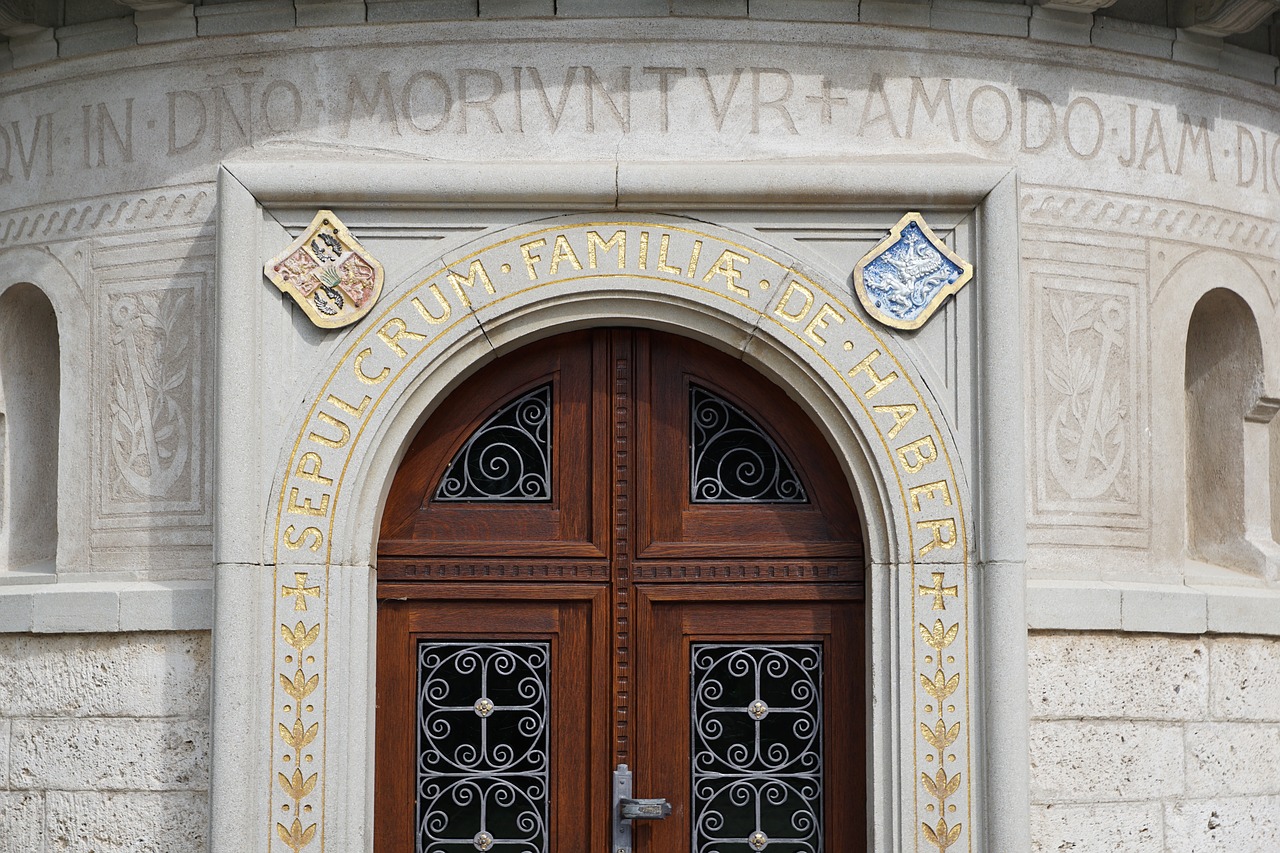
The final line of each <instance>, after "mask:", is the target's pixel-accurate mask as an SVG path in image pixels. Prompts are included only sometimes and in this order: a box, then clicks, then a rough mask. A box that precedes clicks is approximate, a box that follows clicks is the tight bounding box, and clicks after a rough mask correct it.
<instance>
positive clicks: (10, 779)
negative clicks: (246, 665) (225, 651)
mask: <svg viewBox="0 0 1280 853" xmlns="http://www.w3.org/2000/svg"><path fill="white" fill-rule="evenodd" d="M208 756H209V635H208V634H207V633H203V632H191V633H173V634H152V633H121V634H71V635H67V634H64V635H45V636H36V635H31V634H9V635H0V853H52V851H59V853H63V851H66V853H115V852H116V851H129V853H167V851H174V853H177V851H182V853H199V851H202V850H204V849H206V847H207V842H206V838H207V835H208V822H209V817H208V811H209V805H208V803H209V798H208V788H209V769H208Z"/></svg>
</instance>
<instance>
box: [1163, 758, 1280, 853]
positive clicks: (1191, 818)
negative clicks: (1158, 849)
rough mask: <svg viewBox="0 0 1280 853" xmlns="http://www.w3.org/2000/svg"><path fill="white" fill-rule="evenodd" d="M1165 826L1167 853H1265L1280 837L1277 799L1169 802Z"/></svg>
mask: <svg viewBox="0 0 1280 853" xmlns="http://www.w3.org/2000/svg"><path fill="white" fill-rule="evenodd" d="M1254 772H1266V770H1265V769H1264V768H1261V767H1259V768H1257V769H1255V771H1254ZM1165 825H1166V826H1167V827H1168V829H1167V830H1166V835H1165V838H1166V844H1167V846H1166V847H1165V850H1166V851H1168V853H1244V851H1249V853H1266V851H1269V850H1271V849H1274V839H1275V838H1276V837H1277V836H1278V835H1280V797H1275V796H1272V797H1234V798H1225V797H1223V798H1217V799H1213V800H1194V801H1188V802H1182V803H1170V804H1168V805H1166V806H1165Z"/></svg>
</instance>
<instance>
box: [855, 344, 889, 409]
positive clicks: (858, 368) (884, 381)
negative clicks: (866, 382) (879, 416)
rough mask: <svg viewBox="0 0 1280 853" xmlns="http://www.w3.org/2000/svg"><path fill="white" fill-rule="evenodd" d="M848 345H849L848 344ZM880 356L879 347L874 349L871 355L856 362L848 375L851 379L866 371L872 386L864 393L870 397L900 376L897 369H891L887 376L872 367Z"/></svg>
mask: <svg viewBox="0 0 1280 853" xmlns="http://www.w3.org/2000/svg"><path fill="white" fill-rule="evenodd" d="M846 346H848V345H847V344H846ZM879 357H880V350H878V349H877V350H872V351H871V354H870V355H868V356H867V357H866V358H864V359H863V360H862V361H860V362H858V363H857V364H855V365H854V366H853V367H851V368H849V373H848V376H849V378H850V379H852V378H854V377H855V376H857V375H858V374H859V373H865V374H866V375H867V378H868V379H870V380H871V387H870V388H869V389H867V392H866V394H865V395H864V396H865V397H867V398H868V399H870V398H872V397H874V396H875V395H877V394H879V393H880V392H881V391H883V390H884V389H885V388H887V387H888V386H889V385H890V384H891V383H893V381H894V380H895V379H897V378H898V372H897V371H896V370H895V371H890V372H889V374H888V375H886V376H880V375H879V374H878V373H876V371H875V368H874V367H872V366H871V365H873V364H874V363H875V360H876V359H877V358H879Z"/></svg>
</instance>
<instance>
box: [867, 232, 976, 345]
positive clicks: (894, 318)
mask: <svg viewBox="0 0 1280 853" xmlns="http://www.w3.org/2000/svg"><path fill="white" fill-rule="evenodd" d="M971 278H973V264H971V263H969V262H968V261H966V260H964V259H963V258H961V257H960V256H959V255H957V254H956V253H955V252H953V251H951V249H950V248H949V247H948V246H947V244H946V243H944V242H943V241H942V240H941V239H939V237H938V235H936V234H934V233H933V229H931V228H930V227H929V226H928V225H927V224H925V221H924V217H923V216H921V215H920V214H919V213H916V212H911V213H908V214H907V215H906V216H903V217H902V219H900V220H898V224H897V225H895V226H893V230H892V231H890V232H889V236H888V237H885V238H884V239H883V240H881V241H880V242H879V243H878V244H877V245H876V247H875V248H874V249H872V250H871V251H870V252H867V254H866V255H865V256H864V257H863V258H862V260H860V261H858V265H857V266H856V267H854V268H853V289H854V291H855V292H856V293H857V294H858V299H859V301H861V302H862V307H863V308H865V309H867V313H868V314H870V315H871V316H872V317H874V318H875V319H876V320H879V321H880V322H881V323H883V324H885V325H886V326H889V327H891V328H894V329H904V330H910V329H918V328H920V327H921V326H923V325H924V324H925V322H927V321H928V319H929V318H930V317H932V316H933V313H934V312H935V311H937V310H938V308H939V307H941V305H942V303H943V302H945V301H946V299H947V297H948V296H950V295H951V294H953V293H955V292H956V291H957V290H959V289H960V288H962V287H964V285H965V284H966V283H967V282H968V281H969V279H971Z"/></svg>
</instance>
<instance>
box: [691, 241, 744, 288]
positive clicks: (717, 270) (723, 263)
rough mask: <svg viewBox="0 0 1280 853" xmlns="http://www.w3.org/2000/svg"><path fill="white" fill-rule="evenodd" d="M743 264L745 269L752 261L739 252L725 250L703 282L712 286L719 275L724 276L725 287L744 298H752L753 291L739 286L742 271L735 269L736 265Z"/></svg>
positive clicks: (708, 271) (703, 278)
mask: <svg viewBox="0 0 1280 853" xmlns="http://www.w3.org/2000/svg"><path fill="white" fill-rule="evenodd" d="M735 262H736V263H739V264H742V265H743V266H744V267H745V266H746V265H747V264H749V263H751V259H750V258H748V257H747V256H746V255H739V254H738V253H737V252H734V251H731V250H729V249H725V250H724V251H723V252H721V253H720V257H718V258H716V262H715V263H714V264H712V265H711V269H709V270H707V274H706V275H704V276H703V277H702V280H703V281H704V282H705V283H707V284H710V283H711V279H713V278H715V277H716V276H718V275H722V276H724V285H725V287H727V288H729V289H730V290H732V291H733V292H734V293H740V294H742V295H743V296H750V295H751V291H750V290H747V289H746V288H745V287H743V286H742V285H740V284H738V279H739V278H741V277H742V271H741V270H739V269H737V268H735V267H734V263H735Z"/></svg>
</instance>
